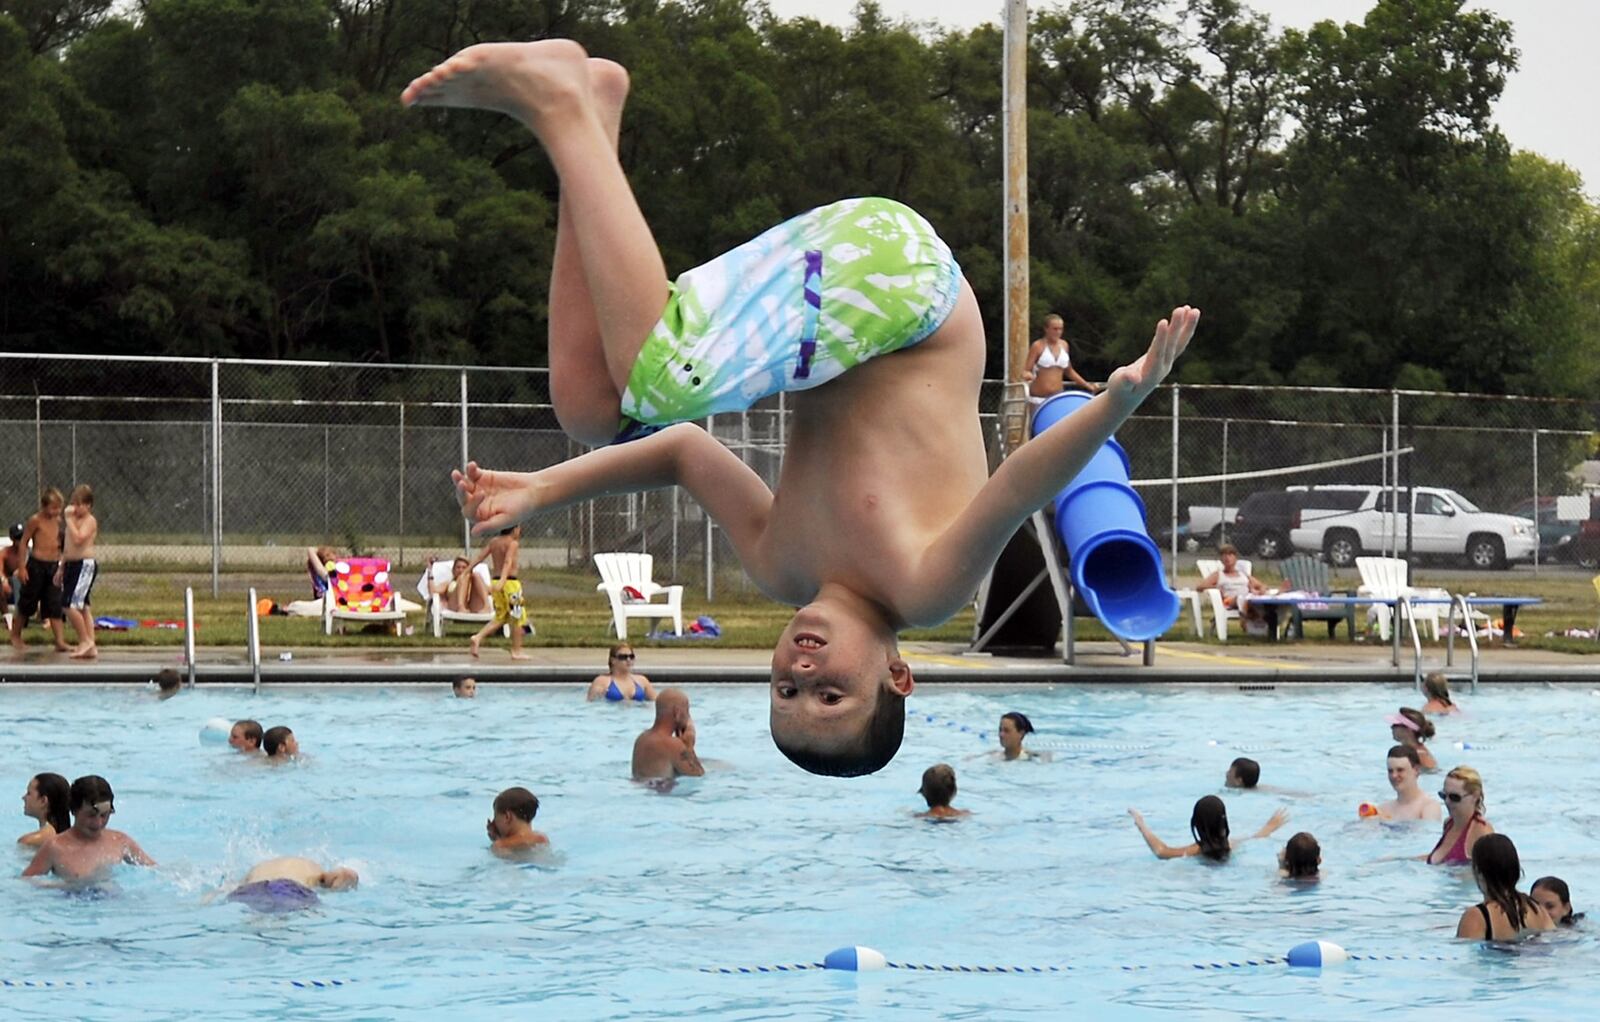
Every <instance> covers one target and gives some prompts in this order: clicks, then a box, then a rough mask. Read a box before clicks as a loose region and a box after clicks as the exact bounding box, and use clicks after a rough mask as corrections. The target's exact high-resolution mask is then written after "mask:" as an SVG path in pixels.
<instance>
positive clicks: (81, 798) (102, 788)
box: [70, 774, 117, 815]
mask: <svg viewBox="0 0 1600 1022" xmlns="http://www.w3.org/2000/svg"><path fill="white" fill-rule="evenodd" d="M70 795H71V802H72V812H73V814H74V815H76V814H77V812H78V810H80V809H82V808H83V807H84V806H92V805H94V804H95V803H97V802H111V803H115V802H116V800H117V797H116V796H115V795H113V794H112V793H111V783H110V782H109V781H107V780H106V779H105V778H104V777H101V776H100V775H99V774H85V775H84V776H82V777H80V778H78V779H77V780H76V781H73V782H72V789H71V792H70Z"/></svg>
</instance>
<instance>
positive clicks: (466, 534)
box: [461, 366, 472, 553]
mask: <svg viewBox="0 0 1600 1022" xmlns="http://www.w3.org/2000/svg"><path fill="white" fill-rule="evenodd" d="M466 470H467V367H466V366H462V367H461V471H463V472H465V471H466ZM461 550H462V552H464V553H471V552H472V525H471V523H469V522H468V521H467V519H466V518H465V517H463V518H462V519H461Z"/></svg>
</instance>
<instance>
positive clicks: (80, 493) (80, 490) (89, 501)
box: [72, 483, 94, 508]
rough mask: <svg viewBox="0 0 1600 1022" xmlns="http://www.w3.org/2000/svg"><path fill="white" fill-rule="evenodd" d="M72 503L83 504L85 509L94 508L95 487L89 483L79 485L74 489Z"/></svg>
mask: <svg viewBox="0 0 1600 1022" xmlns="http://www.w3.org/2000/svg"><path fill="white" fill-rule="evenodd" d="M72 503H74V504H82V505H83V506H84V507H91V508H92V507H94V487H92V486H90V485H89V484H88V483H79V484H78V485H77V486H74V487H73V488H72Z"/></svg>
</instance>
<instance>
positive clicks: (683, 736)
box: [633, 688, 706, 781]
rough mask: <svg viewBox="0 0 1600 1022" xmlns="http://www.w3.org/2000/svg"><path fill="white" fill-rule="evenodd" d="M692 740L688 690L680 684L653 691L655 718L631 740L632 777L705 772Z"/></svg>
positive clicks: (663, 776)
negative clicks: (646, 728) (644, 730)
mask: <svg viewBox="0 0 1600 1022" xmlns="http://www.w3.org/2000/svg"><path fill="white" fill-rule="evenodd" d="M694 742H695V730H694V718H692V717H690V716H689V696H688V694H687V693H685V692H684V691H683V689H681V688H664V689H662V690H661V691H660V692H659V693H657V695H656V722H655V723H654V724H652V725H650V729H649V730H648V731H646V732H644V733H643V734H641V735H640V736H639V737H638V738H636V739H634V742H633V779H634V780H636V781H649V780H661V779H668V780H670V779H672V778H675V777H703V776H705V772H706V768H705V767H704V766H703V765H701V763H700V757H699V756H697V755H695V751H694Z"/></svg>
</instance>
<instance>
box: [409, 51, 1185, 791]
mask: <svg viewBox="0 0 1600 1022" xmlns="http://www.w3.org/2000/svg"><path fill="white" fill-rule="evenodd" d="M627 90H628V76H627V72H626V71H625V70H624V69H623V68H621V67H620V66H618V65H617V64H614V63H612V62H610V61H604V60H591V59H588V56H587V54H586V53H585V52H584V51H583V48H582V47H581V46H579V45H578V44H577V43H575V42H573V41H571V40H566V39H545V40H540V41H537V42H531V43H487V44H480V45H476V46H471V47H468V48H467V49H465V50H462V51H461V52H460V53H457V54H456V55H455V56H453V57H451V58H450V59H449V60H447V61H445V62H444V63H442V64H440V65H438V66H437V67H435V68H434V69H433V70H431V71H429V72H428V73H427V74H425V75H422V76H421V77H419V78H417V79H416V80H415V81H413V82H412V83H411V84H410V85H409V86H407V87H406V89H405V91H404V93H403V94H402V95H401V101H402V102H403V103H405V104H406V105H408V106H440V107H475V108H479V109H485V110H493V111H497V112H499V113H503V114H507V115H509V116H511V117H513V118H515V119H517V120H518V121H520V122H521V123H522V124H523V125H524V126H526V127H527V128H528V129H529V130H531V131H532V132H533V134H534V135H535V136H536V137H537V138H538V139H539V141H540V142H541V143H542V144H543V146H544V148H545V151H546V152H547V154H548V155H549V157H550V160H551V162H552V163H553V164H554V167H555V172H556V175H557V176H558V178H559V179H560V185H561V193H560V196H561V197H560V205H559V209H558V215H557V221H556V243H555V256H554V260H553V267H552V270H551V284H550V315H549V319H550V339H549V353H550V388H551V402H552V404H553V405H554V408H555V413H556V417H557V418H558V419H559V420H560V421H561V424H562V426H563V428H564V429H565V430H566V431H567V432H568V434H570V435H571V436H573V437H574V438H575V439H577V440H579V441H580V442H583V443H586V444H591V445H604V444H611V445H612V446H603V447H600V449H598V450H594V451H591V452H589V453H587V454H584V455H581V456H579V457H577V458H574V459H572V460H571V461H567V462H564V463H562V464H560V465H555V466H553V467H551V468H547V469H544V470H542V471H539V472H498V471H489V470H486V469H483V468H481V467H479V466H478V465H477V464H475V463H470V464H468V465H467V466H466V467H465V468H464V469H463V470H461V471H458V472H455V473H453V478H454V479H455V482H456V486H457V489H458V492H459V498H460V501H461V504H462V508H463V511H464V513H465V514H466V516H467V518H468V519H470V520H471V521H472V522H474V523H475V526H474V527H475V531H476V532H477V533H479V534H485V533H492V532H495V531H497V530H499V529H503V528H505V527H506V526H508V525H511V524H513V523H515V522H518V521H521V520H524V519H526V518H528V517H529V516H530V515H532V514H533V513H534V512H536V511H541V510H551V509H555V508H560V507H565V506H567V505H569V504H574V503H579V502H582V501H586V500H590V499H592V498H594V497H597V496H601V495H605V494H616V493H627V492H638V491H645V490H653V489H662V488H666V487H671V486H681V487H683V488H684V489H685V490H687V491H688V492H689V494H690V495H691V496H693V497H694V498H695V500H697V501H698V502H699V503H700V505H701V507H703V508H704V509H705V511H706V512H707V513H708V514H709V515H710V517H711V518H712V519H713V520H715V521H716V522H717V524H718V525H720V526H721V528H722V531H723V534H724V535H725V536H726V537H727V538H728V540H729V541H730V542H731V543H732V545H733V547H734V549H735V550H736V551H737V552H738V554H739V558H740V560H741V561H742V562H743V563H744V567H745V570H746V571H747V572H748V573H749V575H750V576H751V578H752V579H753V580H754V581H755V583H756V585H757V586H758V587H759V588H760V589H761V590H762V592H764V593H765V594H766V595H767V596H769V597H771V598H772V599H775V600H778V601H780V602H783V603H788V604H790V605H792V606H796V607H799V608H800V609H799V611H798V612H797V613H796V614H795V615H794V618H793V619H792V620H791V621H790V622H789V625H788V627H786V628H785V629H784V630H783V633H782V635H781V636H779V638H778V642H777V645H776V646H775V647H774V649H773V654H772V672H771V685H772V689H771V693H772V698H771V707H770V726H771V732H772V738H773V741H774V743H775V744H776V745H777V746H778V748H779V750H780V751H782V752H783V754H784V755H785V756H787V757H788V758H789V759H790V760H791V761H792V762H794V763H796V764H798V765H800V766H801V767H803V768H804V769H806V770H809V771H811V772H812V773H819V774H830V775H836V776H857V775H860V774H869V773H872V772H874V771H876V770H879V769H881V768H882V767H883V766H884V765H885V764H886V763H888V762H889V760H890V759H891V758H893V756H894V754H895V752H896V751H897V750H898V749H899V746H900V741H901V737H902V735H903V733H904V730H905V705H904V703H905V698H906V697H907V696H909V695H910V694H911V691H912V688H913V687H914V681H913V678H912V672H911V667H910V665H909V664H907V662H906V661H905V659H904V658H902V657H901V655H900V650H899V645H898V642H897V635H898V633H899V632H900V631H901V630H902V629H906V628H911V627H923V626H931V625H937V624H940V623H942V622H944V621H946V620H948V619H949V618H950V617H951V616H953V615H954V614H956V613H957V612H959V611H960V610H962V609H963V608H964V607H966V606H967V604H968V603H969V602H970V601H971V598H972V594H973V593H974V592H975V591H976V590H977V589H978V587H979V585H980V584H981V583H982V581H983V579H984V577H985V576H986V575H987V574H988V572H989V569H990V567H991V566H992V565H993V564H994V562H995V560H996V558H997V557H998V556H999V554H1000V551H1001V550H1002V549H1003V548H1004V547H1005V544H1006V542H1007V541H1008V540H1009V539H1010V538H1011V536H1012V534H1013V533H1015V532H1016V530H1017V528H1018V527H1019V526H1020V525H1021V524H1022V522H1023V521H1025V520H1026V519H1027V518H1028V516H1029V515H1031V514H1033V513H1034V512H1035V511H1037V510H1038V509H1039V508H1041V507H1043V506H1045V505H1046V504H1048V503H1049V502H1050V500H1051V498H1052V497H1053V496H1054V495H1055V493H1056V492H1057V491H1058V490H1060V489H1061V488H1062V487H1063V486H1064V485H1065V484H1066V483H1067V482H1069V481H1070V480H1071V479H1072V478H1073V477H1074V476H1076V475H1077V474H1078V473H1079V472H1080V471H1081V470H1082V469H1083V468H1084V466H1085V465H1087V464H1088V462H1089V460H1090V458H1091V457H1093V455H1094V454H1095V452H1096V451H1098V450H1099V449H1100V446H1101V445H1102V444H1103V443H1104V442H1105V441H1106V440H1107V439H1108V438H1109V437H1110V436H1111V434H1112V432H1113V431H1114V430H1115V429H1116V428H1117V427H1118V426H1119V425H1121V423H1122V422H1124V421H1125V420H1126V419H1127V418H1128V416H1130V415H1131V414H1132V413H1133V411H1134V409H1136V408H1137V407H1138V406H1139V405H1140V403H1141V402H1143V401H1144V399H1145V398H1146V397H1148V396H1149V395H1150V394H1151V393H1152V392H1153V391H1154V389H1155V387H1156V385H1157V384H1159V383H1160V382H1161V381H1162V380H1163V379H1164V378H1165V377H1166V376H1167V374H1168V373H1169V372H1170V371H1171V369H1172V364H1173V362H1174V360H1175V359H1176V358H1177V357H1178V356H1179V355H1180V354H1181V353H1182V352H1183V350H1184V348H1185V347H1186V346H1187V345H1188V343H1189V339H1190V338H1191V337H1192V336H1193V334H1194V329H1195V325H1196V324H1197V323H1198V321H1199V316H1200V314H1199V312H1198V310H1195V309H1192V308H1189V307H1188V306H1179V307H1178V308H1176V309H1174V310H1173V312H1172V315H1171V316H1170V317H1169V318H1168V319H1163V320H1161V321H1160V322H1159V323H1158V324H1157V326H1156V330H1155V337H1154V339H1153V341H1152V342H1151V344H1150V347H1149V350H1148V351H1146V352H1145V354H1144V355H1143V357H1141V358H1139V359H1138V360H1137V361H1135V362H1133V363H1132V364H1131V365H1128V366H1125V367H1123V368H1122V369H1119V370H1117V371H1116V372H1115V373H1112V374H1111V377H1110V379H1109V380H1107V382H1106V386H1105V389H1104V390H1103V391H1102V392H1101V393H1100V394H1099V395H1097V396H1096V397H1094V398H1093V399H1092V400H1091V401H1090V402H1089V403H1088V404H1086V405H1085V406H1083V407H1082V408H1081V409H1079V410H1078V411H1076V412H1074V413H1073V414H1072V415H1071V416H1069V417H1067V418H1066V419H1065V420H1064V421H1062V422H1061V423H1060V424H1058V425H1056V426H1053V427H1052V428H1050V429H1049V430H1046V431H1045V432H1044V433H1042V434H1041V435H1039V436H1038V437H1035V438H1034V439H1032V440H1030V441H1029V442H1028V443H1026V444H1024V445H1022V447H1021V448H1019V449H1018V450H1017V451H1016V452H1015V453H1014V454H1012V455H1011V456H1010V457H1008V458H1007V459H1006V460H1005V461H1004V462H1003V463H1002V464H1001V465H1000V467H999V468H998V469H997V470H996V471H995V474H994V476H993V477H992V478H990V477H989V474H988V459H987V453H986V447H985V441H984V431H983V428H982V426H981V424H980V421H979V417H978V394H979V389H980V386H981V383H982V379H983V369H984V362H985V360H986V358H987V354H988V350H987V343H986V339H985V337H984V330H983V320H982V316H981V315H980V313H979V310H978V304H977V299H976V298H975V297H974V296H973V293H972V288H971V287H970V286H969V285H968V283H967V281H966V278H965V277H964V276H963V275H962V273H961V268H960V266H958V265H957V263H956V261H955V257H954V256H953V254H952V253H951V251H950V248H949V246H948V245H947V244H945V242H944V241H943V240H942V239H941V238H940V237H939V236H938V234H937V233H936V232H935V231H934V229H933V227H932V225H930V224H929V223H928V222H927V221H926V220H924V219H923V218H922V217H921V216H920V215H918V214H917V213H916V212H915V211H914V210H912V209H910V208H908V207H906V206H904V205H902V204H900V203H898V202H894V201H892V200H890V199H884V198H856V199H845V200H843V201H841V202H835V203H832V204H830V205H827V206H823V207H820V208H818V209H814V210H811V211H809V212H806V213H802V214H801V215H799V216H798V217H795V218H794V219H791V220H789V221H787V222H785V223H783V224H780V225H778V226H777V227H774V228H772V229H771V230H769V231H767V232H765V233H764V234H762V235H761V236H760V237H757V238H755V239H754V240H752V241H750V242H748V243H746V244H744V245H741V246H739V247H738V248H735V249H733V250H732V251H730V252H727V253H725V254H723V255H721V256H719V257H718V258H716V259H715V260H713V261H712V262H710V263H708V264H706V265H704V266H701V267H698V268H696V269H692V270H689V271H688V272H686V273H684V274H682V275H681V276H679V277H678V278H677V279H676V281H669V280H668V278H667V271H666V265H665V263H664V262H663V260H662V257H661V252H660V249H659V247H658V246H657V244H656V241H655V238H654V237H653V236H652V234H651V232H650V227H649V225H648V224H647V223H646V222H645V219H644V215H643V214H642V213H641V212H640V209H639V205H638V203H637V202H636V201H635V198H634V195H633V192H632V189H631V188H630V186H629V183H628V179H627V176H626V175H625V173H624V172H623V169H622V166H621V164H620V163H619V162H618V159H617V137H618V130H619V125H620V123H621V119H622V107H623V103H624V101H625V99H626V96H627ZM784 392H787V393H789V394H790V395H791V400H790V405H789V407H790V409H791V415H792V419H793V425H792V426H791V427H790V429H789V432H788V443H787V445H786V450H785V454H784V462H783V467H782V470H781V472H780V474H779V478H778V484H777V490H776V492H773V491H772V490H769V489H768V488H767V484H766V483H765V482H764V481H763V480H762V479H761V477H760V476H758V475H757V474H756V473H755V472H754V471H753V470H752V469H751V468H750V467H749V466H748V465H746V464H744V462H742V461H741V460H740V459H739V457H738V456H737V455H735V454H734V453H733V452H731V451H730V450H728V449H727V448H726V447H724V446H722V444H720V443H719V442H718V441H717V440H716V439H714V438H713V437H712V436H711V435H709V434H708V433H706V432H705V431H704V430H703V429H701V428H699V427H698V426H696V425H694V424H693V423H695V422H696V421H698V420H701V419H704V418H706V417H707V416H709V415H713V414H717V413H730V412H737V411H740V410H743V409H746V408H749V407H750V405H751V404H752V403H753V402H755V401H757V400H759V399H761V398H763V397H767V396H770V395H772V394H777V393H784ZM657 430H659V432H656V431H657ZM647 434H653V435H647ZM641 438H642V439H641ZM624 440H627V441H631V442H628V443H618V441H624Z"/></svg>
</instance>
